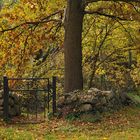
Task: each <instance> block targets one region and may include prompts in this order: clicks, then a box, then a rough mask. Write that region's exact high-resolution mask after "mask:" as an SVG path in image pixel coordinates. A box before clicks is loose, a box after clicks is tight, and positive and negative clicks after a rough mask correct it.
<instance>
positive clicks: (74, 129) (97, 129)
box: [0, 107, 140, 140]
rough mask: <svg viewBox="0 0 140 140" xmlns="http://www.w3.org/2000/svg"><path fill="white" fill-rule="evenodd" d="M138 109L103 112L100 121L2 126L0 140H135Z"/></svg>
mask: <svg viewBox="0 0 140 140" xmlns="http://www.w3.org/2000/svg"><path fill="white" fill-rule="evenodd" d="M139 139H140V108H139V107H126V108H123V109H121V110H120V111H117V112H114V113H112V114H109V113H106V114H104V115H103V116H102V121H101V122H96V123H90V122H82V121H80V120H79V121H78V120H76V121H68V120H63V119H53V120H49V121H47V122H45V123H41V124H32V125H31V124H24V125H22V124H11V125H10V124H9V125H8V124H5V123H4V122H2V121H0V140H139Z"/></svg>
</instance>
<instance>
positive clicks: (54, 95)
mask: <svg viewBox="0 0 140 140" xmlns="http://www.w3.org/2000/svg"><path fill="white" fill-rule="evenodd" d="M52 90H53V93H52V94H53V95H52V107H53V115H54V114H55V113H56V77H54V76H53V77H52Z"/></svg>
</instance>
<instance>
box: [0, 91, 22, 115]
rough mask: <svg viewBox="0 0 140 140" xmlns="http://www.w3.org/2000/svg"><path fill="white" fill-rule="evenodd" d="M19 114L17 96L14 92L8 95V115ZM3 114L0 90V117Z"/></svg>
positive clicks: (1, 92)
mask: <svg viewBox="0 0 140 140" xmlns="http://www.w3.org/2000/svg"><path fill="white" fill-rule="evenodd" d="M18 115H20V105H19V98H18V96H17V95H16V94H10V95H9V116H10V117H13V116H18ZM2 116H3V90H0V117H2Z"/></svg>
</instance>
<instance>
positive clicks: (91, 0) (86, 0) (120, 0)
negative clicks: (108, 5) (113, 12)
mask: <svg viewBox="0 0 140 140" xmlns="http://www.w3.org/2000/svg"><path fill="white" fill-rule="evenodd" d="M98 1H105V2H106V1H113V2H127V3H128V2H136V3H137V2H140V0H84V3H85V4H86V5H87V4H89V3H92V2H98Z"/></svg>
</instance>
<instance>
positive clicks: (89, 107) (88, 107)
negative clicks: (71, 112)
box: [79, 104, 92, 112]
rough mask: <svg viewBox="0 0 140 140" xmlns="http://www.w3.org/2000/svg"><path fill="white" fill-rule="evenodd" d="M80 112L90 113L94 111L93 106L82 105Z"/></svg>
mask: <svg viewBox="0 0 140 140" xmlns="http://www.w3.org/2000/svg"><path fill="white" fill-rule="evenodd" d="M79 110H80V112H89V111H92V105H91V104H82V105H81V106H80V109H79Z"/></svg>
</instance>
